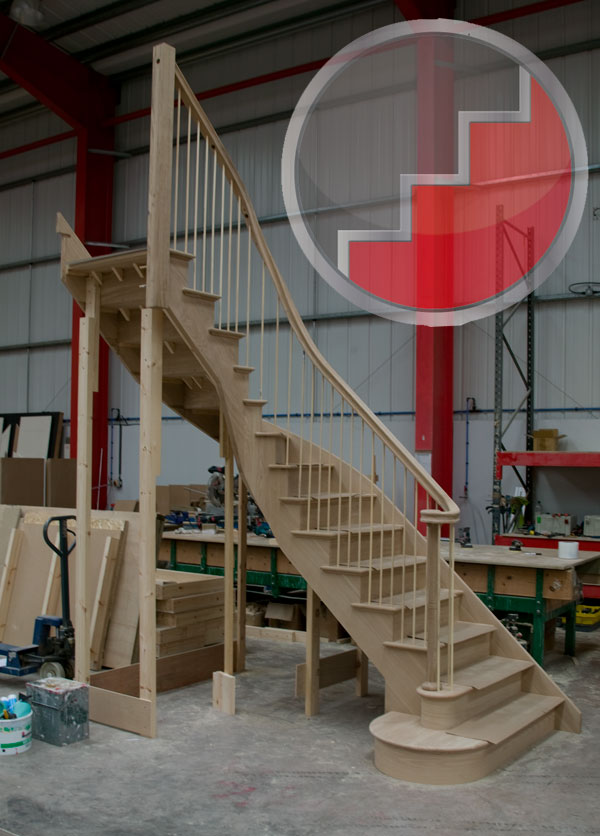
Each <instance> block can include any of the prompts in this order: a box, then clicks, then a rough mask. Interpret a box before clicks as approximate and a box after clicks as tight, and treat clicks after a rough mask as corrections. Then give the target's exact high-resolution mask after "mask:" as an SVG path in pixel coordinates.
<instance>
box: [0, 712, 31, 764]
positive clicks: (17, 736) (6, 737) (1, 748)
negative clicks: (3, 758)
mask: <svg viewBox="0 0 600 836" xmlns="http://www.w3.org/2000/svg"><path fill="white" fill-rule="evenodd" d="M31 716H32V712H31V711H30V712H29V713H28V714H25V716H24V717H17V718H16V719H15V720H4V719H3V718H0V755H20V754H22V753H23V752H26V751H27V750H28V749H29V748H30V747H31Z"/></svg>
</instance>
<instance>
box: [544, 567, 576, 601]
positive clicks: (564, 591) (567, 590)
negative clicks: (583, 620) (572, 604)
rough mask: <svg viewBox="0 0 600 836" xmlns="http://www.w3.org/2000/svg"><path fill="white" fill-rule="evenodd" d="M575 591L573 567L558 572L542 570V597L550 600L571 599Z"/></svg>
mask: <svg viewBox="0 0 600 836" xmlns="http://www.w3.org/2000/svg"><path fill="white" fill-rule="evenodd" d="M576 592H577V579H576V576H575V571H574V569H567V570H566V572H558V571H556V570H552V569H545V570H544V593H543V594H544V598H548V599H549V600H551V601H555V600H556V601H572V600H573V598H574V597H575V595H576Z"/></svg>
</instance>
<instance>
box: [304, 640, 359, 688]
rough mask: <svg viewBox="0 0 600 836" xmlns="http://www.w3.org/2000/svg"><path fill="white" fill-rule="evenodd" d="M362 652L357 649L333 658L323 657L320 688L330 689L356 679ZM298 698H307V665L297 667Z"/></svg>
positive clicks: (338, 654)
mask: <svg viewBox="0 0 600 836" xmlns="http://www.w3.org/2000/svg"><path fill="white" fill-rule="evenodd" d="M359 653H360V651H359V650H357V649H356V648H353V649H352V650H346V651H344V652H343V653H334V654H333V655H332V656H323V657H322V658H321V659H320V660H319V678H318V681H319V688H329V687H330V686H331V685H336V684H337V683H338V682H346V681H347V680H348V679H354V678H355V677H356V673H357V671H358V665H359V660H358V656H359ZM296 696H297V697H305V696H306V663H305V662H303V663H302V664H300V665H296Z"/></svg>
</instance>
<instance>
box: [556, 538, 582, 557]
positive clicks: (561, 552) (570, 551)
mask: <svg viewBox="0 0 600 836" xmlns="http://www.w3.org/2000/svg"><path fill="white" fill-rule="evenodd" d="M558 556H559V557H562V558H565V559H566V560H574V559H575V558H576V557H578V556H579V543H577V542H576V543H573V542H570V543H569V542H567V541H565V540H559V541H558Z"/></svg>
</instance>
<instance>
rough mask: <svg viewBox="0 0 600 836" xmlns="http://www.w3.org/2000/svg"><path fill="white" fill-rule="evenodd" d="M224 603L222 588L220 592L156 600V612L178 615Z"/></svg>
mask: <svg viewBox="0 0 600 836" xmlns="http://www.w3.org/2000/svg"><path fill="white" fill-rule="evenodd" d="M224 603H225V591H224V590H223V589H222V590H221V591H220V592H207V593H205V594H204V595H182V596H181V598H167V600H163V601H157V602H156V612H157V613H164V614H172V615H177V616H179V615H182V614H183V613H186V612H197V611H198V610H201V609H205V608H208V607H214V606H216V605H217V604H218V605H222V604H224ZM178 623H179V622H178Z"/></svg>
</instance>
